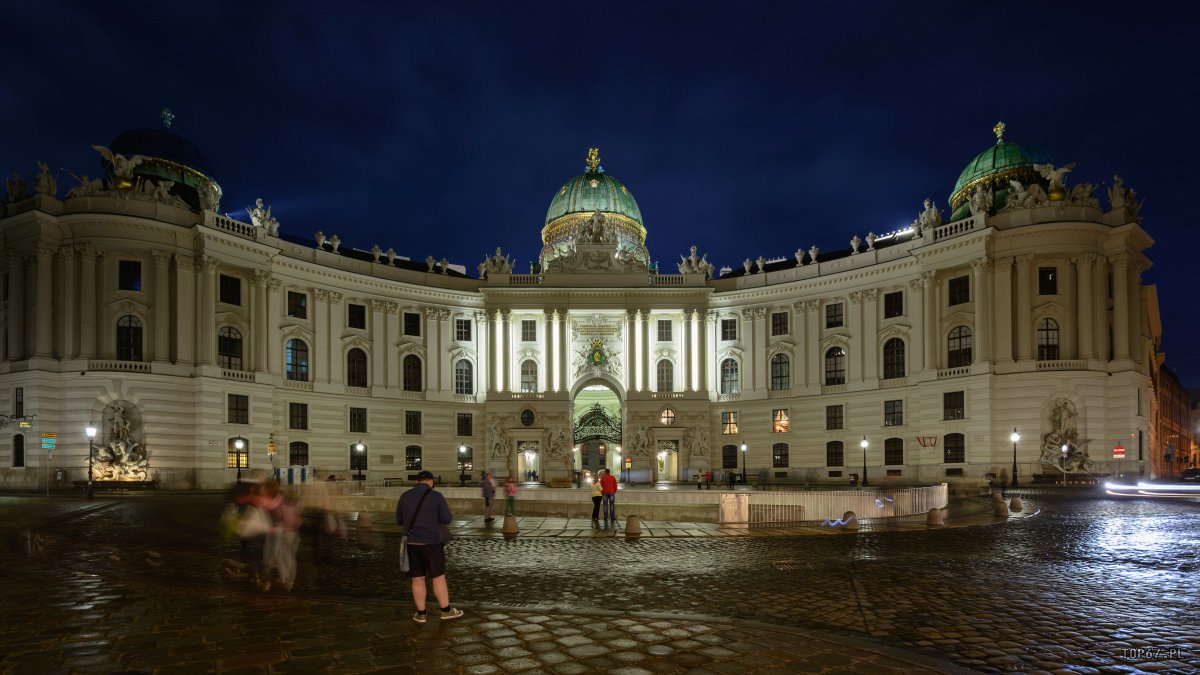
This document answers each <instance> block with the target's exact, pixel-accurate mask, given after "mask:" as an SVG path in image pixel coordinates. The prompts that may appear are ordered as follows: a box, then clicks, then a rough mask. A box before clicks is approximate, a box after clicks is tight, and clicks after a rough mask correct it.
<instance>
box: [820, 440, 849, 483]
mask: <svg viewBox="0 0 1200 675" xmlns="http://www.w3.org/2000/svg"><path fill="white" fill-rule="evenodd" d="M845 464H846V446H844V445H842V442H841V441H829V442H828V443H826V444H825V466H845ZM839 475H840V473H839Z"/></svg>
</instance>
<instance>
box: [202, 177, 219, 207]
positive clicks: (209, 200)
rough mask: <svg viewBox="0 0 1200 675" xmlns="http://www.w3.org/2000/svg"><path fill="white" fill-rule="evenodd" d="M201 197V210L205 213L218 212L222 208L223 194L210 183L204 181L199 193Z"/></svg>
mask: <svg viewBox="0 0 1200 675" xmlns="http://www.w3.org/2000/svg"><path fill="white" fill-rule="evenodd" d="M197 192H198V193H199V196H200V208H201V209H204V210H205V211H214V212H215V211H217V210H218V209H219V208H221V193H220V192H219V191H218V190H217V186H216V185H214V184H212V183H211V182H209V181H203V182H202V183H201V184H200V189H199V190H198V191H197Z"/></svg>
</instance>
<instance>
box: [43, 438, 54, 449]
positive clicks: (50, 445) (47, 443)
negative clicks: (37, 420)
mask: <svg viewBox="0 0 1200 675" xmlns="http://www.w3.org/2000/svg"><path fill="white" fill-rule="evenodd" d="M42 449H43V450H53V449H54V439H53V438H47V439H46V440H44V441H42Z"/></svg>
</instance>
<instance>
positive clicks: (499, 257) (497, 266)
mask: <svg viewBox="0 0 1200 675" xmlns="http://www.w3.org/2000/svg"><path fill="white" fill-rule="evenodd" d="M430 257H431V258H432V256H430ZM430 271H433V268H432V267H430ZM487 274H512V261H511V260H509V259H508V256H506V255H504V254H503V253H501V252H500V247H499V246H497V247H496V254H495V255H492V256H488V257H486V258H484V259H483V262H481V263H479V278H480V279H483V278H484V277H485V276H487Z"/></svg>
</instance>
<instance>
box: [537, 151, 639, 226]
mask: <svg viewBox="0 0 1200 675" xmlns="http://www.w3.org/2000/svg"><path fill="white" fill-rule="evenodd" d="M589 169H590V170H589V171H588V172H587V173H585V174H583V175H582V176H575V177H574V178H572V179H571V180H569V181H567V184H566V185H564V186H562V188H561V189H560V190H559V191H558V192H557V193H555V195H554V199H552V200H550V208H548V209H546V225H549V224H550V223H552V222H554V221H555V220H558V219H559V218H562V217H563V216H566V215H570V214H573V213H588V214H590V213H595V212H596V211H599V212H601V213H604V214H609V213H615V214H618V215H622V216H625V217H626V218H629V219H630V220H632V221H634V222H636V223H637V224H638V225H643V223H642V210H641V209H639V208H638V205H637V202H636V201H634V199H633V195H632V194H630V192H629V190H627V189H626V188H625V186H624V185H622V184H621V181H619V180H617V179H616V178H613V177H612V176H610V175H608V174H606V173H604V169H603V168H600V166H599V165H598V164H597V165H594V168H592V167H589Z"/></svg>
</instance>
